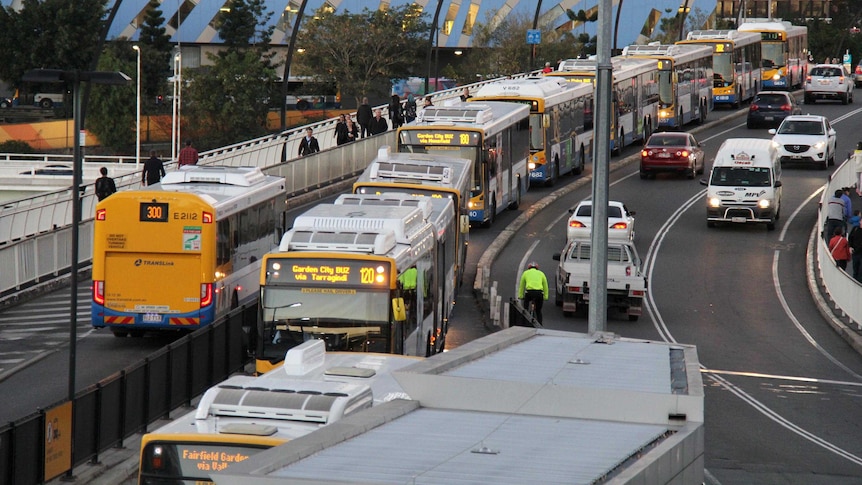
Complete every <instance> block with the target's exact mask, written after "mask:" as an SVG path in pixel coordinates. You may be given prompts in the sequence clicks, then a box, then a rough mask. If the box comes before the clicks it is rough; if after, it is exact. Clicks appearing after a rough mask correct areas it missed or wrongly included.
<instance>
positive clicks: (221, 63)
mask: <svg viewBox="0 0 862 485" xmlns="http://www.w3.org/2000/svg"><path fill="white" fill-rule="evenodd" d="M271 15H272V13H267V12H266V10H265V8H264V4H263V1H262V0H233V1H231V2H230V4H229V9H228V11H226V12H224V13H223V14H222V16H221V17H220V18H219V20H218V22H217V28H218V32H219V36H220V37H221V38H222V40H224V41H225V45H226V46H227V48H226V49H225V50H223V51H220V52H219V53H218V54H216V55H213V54H209V58H210V60H211V61H212V62H213V65H212V66H211V67H206V68H199V69H195V70H186V71H184V72H183V80H184V81H187V83H185V84H184V85H183V116H184V118H185V120H184V121H185V125H187V127H184V128H183V133H186V134H189V135H190V136H191V137H194V138H195V139H196V140H197V144H198V146H199V147H202V148H206V147H216V146H224V145H230V144H233V143H236V142H239V141H242V140H248V139H251V138H257V137H260V136H263V135H265V134H266V132H267V131H266V118H267V114H268V112H269V100H270V98H271V96H272V95H273V84H274V82H275V79H276V67H277V66H275V65H273V63H272V54H271V53H270V52H269V39H270V37H271V35H272V27H266V24H267V23H268V21H269V17H270V16H271Z"/></svg>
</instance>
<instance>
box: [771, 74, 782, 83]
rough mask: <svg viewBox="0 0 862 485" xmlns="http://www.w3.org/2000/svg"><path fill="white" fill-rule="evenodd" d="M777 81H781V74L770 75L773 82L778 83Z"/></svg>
mask: <svg viewBox="0 0 862 485" xmlns="http://www.w3.org/2000/svg"><path fill="white" fill-rule="evenodd" d="M779 79H781V73H780V72H776V73H775V74H773V75H772V80H773V81H778V80H779Z"/></svg>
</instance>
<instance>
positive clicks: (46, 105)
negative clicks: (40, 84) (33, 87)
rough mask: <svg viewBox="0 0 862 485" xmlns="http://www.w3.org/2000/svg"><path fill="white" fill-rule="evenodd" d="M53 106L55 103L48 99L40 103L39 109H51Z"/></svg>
mask: <svg viewBox="0 0 862 485" xmlns="http://www.w3.org/2000/svg"><path fill="white" fill-rule="evenodd" d="M51 106H54V102H53V101H51V100H50V99H47V98H46V99H43V100H42V101H39V107H40V108H43V109H50V108H51Z"/></svg>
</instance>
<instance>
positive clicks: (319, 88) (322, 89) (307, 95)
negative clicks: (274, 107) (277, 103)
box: [284, 76, 341, 111]
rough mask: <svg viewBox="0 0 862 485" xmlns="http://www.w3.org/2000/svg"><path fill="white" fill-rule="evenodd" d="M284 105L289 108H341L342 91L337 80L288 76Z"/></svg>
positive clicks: (300, 109)
mask: <svg viewBox="0 0 862 485" xmlns="http://www.w3.org/2000/svg"><path fill="white" fill-rule="evenodd" d="M284 106H285V108H286V109H288V110H293V109H296V110H299V111H305V110H310V109H317V110H321V109H341V91H340V90H339V88H338V84H337V83H336V82H335V81H328V80H323V79H318V78H315V77H313V76H291V77H289V78H288V82H287V91H286V96H285V98H284Z"/></svg>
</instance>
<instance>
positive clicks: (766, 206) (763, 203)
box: [757, 199, 769, 209]
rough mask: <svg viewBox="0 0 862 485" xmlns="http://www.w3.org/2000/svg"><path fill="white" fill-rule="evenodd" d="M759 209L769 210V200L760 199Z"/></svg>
mask: <svg viewBox="0 0 862 485" xmlns="http://www.w3.org/2000/svg"><path fill="white" fill-rule="evenodd" d="M757 205H758V207H760V208H761V209H769V200H768V199H760V200H759V201H758V202H757Z"/></svg>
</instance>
